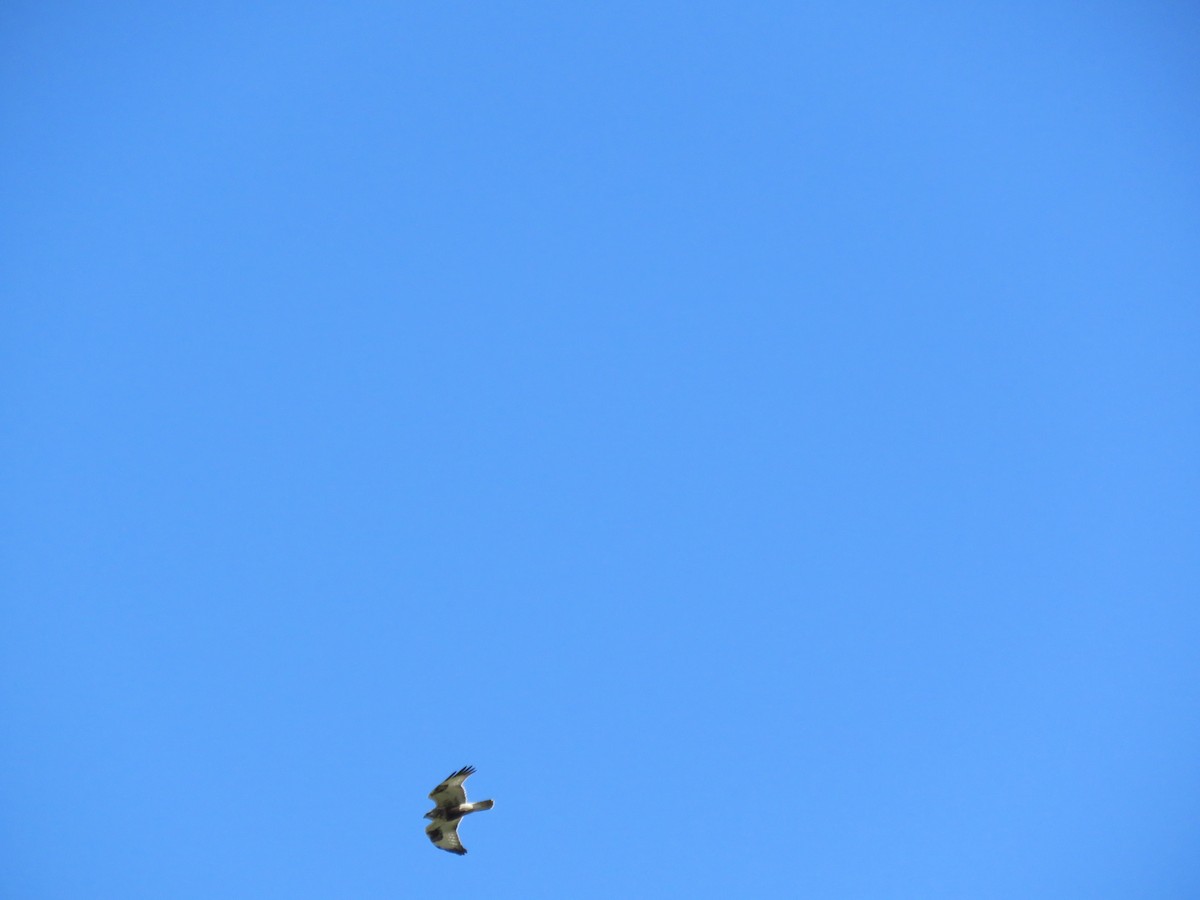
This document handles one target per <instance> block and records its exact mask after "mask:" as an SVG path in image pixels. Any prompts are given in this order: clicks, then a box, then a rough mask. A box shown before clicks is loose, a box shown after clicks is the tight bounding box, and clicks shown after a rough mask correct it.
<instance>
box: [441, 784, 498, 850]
mask: <svg viewBox="0 0 1200 900" xmlns="http://www.w3.org/2000/svg"><path fill="white" fill-rule="evenodd" d="M474 771H475V767H474V766H467V767H466V768H463V769H459V770H458V771H457V772H455V773H453V774H452V775H450V776H449V777H448V778H447V779H446V780H445V781H443V782H442V783H441V784H439V785H438V786H437V787H435V788H434V789H433V791H432V793H430V795H429V799H430V800H432V801H433V802H434V803H436V804H437V805H436V806H435V807H434V808H433V809H431V810H430V811H429V812H427V813H425V818H427V819H432V820H433V822H432V823H431V824H430V825H427V826H426V827H425V834H427V835H428V836H429V840H431V841H433V844H434V846H435V847H441V848H442V849H443V850H446V851H448V852H450V853H457V854H458V855H459V856H462V855H463V854H464V853H466V852H467V848H466V847H464V846H463V845H462V841H460V840H459V839H458V821H459V819H461V818H462V817H463V816H465V815H468V814H469V813H473V812H481V811H482V810H485V809H491V808H492V807H493V806H494V805H495V804H494V803H493V801H491V800H480V801H478V802H476V803H468V802H467V791H466V789H465V788H464V787H463V782H464V781H466V780H467V778H469V777H470V775H471V774H472V773H473V772H474Z"/></svg>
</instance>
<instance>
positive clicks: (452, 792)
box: [429, 766, 475, 806]
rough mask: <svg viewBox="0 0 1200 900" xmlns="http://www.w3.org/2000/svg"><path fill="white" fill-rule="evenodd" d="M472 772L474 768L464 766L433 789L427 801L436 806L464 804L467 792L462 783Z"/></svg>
mask: <svg viewBox="0 0 1200 900" xmlns="http://www.w3.org/2000/svg"><path fill="white" fill-rule="evenodd" d="M474 771H475V767H474V766H464V767H463V768H461V769H459V770H458V771H457V772H454V773H452V774H451V775H449V776H448V777H447V778H446V780H445V781H443V782H442V783H441V784H439V785H438V786H437V787H435V788H434V789H433V791H432V793H430V795H429V799H430V800H432V801H433V802H434V803H436V804H437V805H438V806H458V805H459V804H461V803H466V802H467V791H466V788H464V787H463V782H464V781H466V780H467V779H468V778H470V777H471V775H472V774H473V773H474Z"/></svg>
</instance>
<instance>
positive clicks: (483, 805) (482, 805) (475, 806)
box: [464, 800, 496, 812]
mask: <svg viewBox="0 0 1200 900" xmlns="http://www.w3.org/2000/svg"><path fill="white" fill-rule="evenodd" d="M495 805H496V801H495V800H479V801H477V802H475V803H468V804H467V806H469V807H471V808H470V809H467V810H464V812H479V811H480V810H482V809H491V808H492V807H493V806H495Z"/></svg>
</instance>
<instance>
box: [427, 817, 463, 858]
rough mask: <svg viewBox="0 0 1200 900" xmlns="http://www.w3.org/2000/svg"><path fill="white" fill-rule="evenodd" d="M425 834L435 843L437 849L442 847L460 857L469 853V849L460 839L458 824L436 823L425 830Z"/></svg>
mask: <svg viewBox="0 0 1200 900" xmlns="http://www.w3.org/2000/svg"><path fill="white" fill-rule="evenodd" d="M425 833H426V834H427V835H429V840H431V841H433V845H434V846H435V847H441V848H442V849H443V850H446V851H448V852H450V853H457V854H458V855H459V856H462V855H463V854H464V853H466V852H467V848H466V847H464V846H463V845H462V841H460V840H459V839H458V822H447V823H445V824H438V823H437V822H435V823H434V824H432V825H430V826H428V827H427V828H426V829H425Z"/></svg>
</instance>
